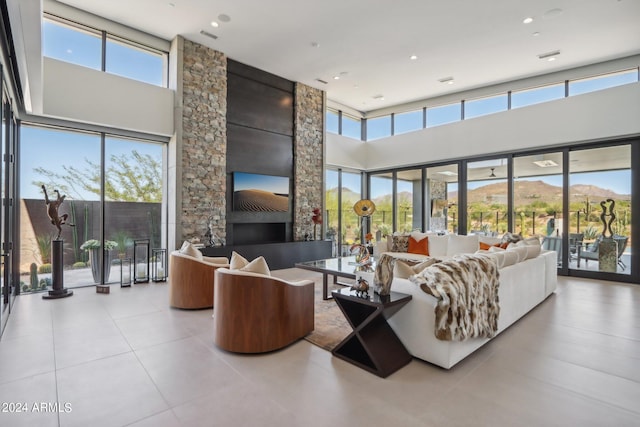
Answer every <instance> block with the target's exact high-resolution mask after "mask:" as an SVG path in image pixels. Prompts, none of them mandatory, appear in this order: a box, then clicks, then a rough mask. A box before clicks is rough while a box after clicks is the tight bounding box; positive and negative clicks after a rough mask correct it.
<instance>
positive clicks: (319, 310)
mask: <svg viewBox="0 0 640 427" xmlns="http://www.w3.org/2000/svg"><path fill="white" fill-rule="evenodd" d="M314 322H315V327H314V330H313V332H311V333H310V334H309V335H307V336H306V337H304V339H305V340H307V341H309V342H310V343H311V344H315V345H317V346H318V347H320V348H323V349H325V350H327V351H331V350H333V349H334V348H335V347H336V346H337V345H338V344H339V343H340V342H341V341H342V340H343V339H345V338H346V337H347V335H349V334H350V333H351V331H352V329H351V326H350V325H349V322H348V321H347V319H345V317H344V314H342V311H340V308H338V305H337V304H336V302H335V301H334V300H332V299H330V300H326V301H325V300H323V299H322V280H320V282H319V283H318V282H316V295H315V318H314Z"/></svg>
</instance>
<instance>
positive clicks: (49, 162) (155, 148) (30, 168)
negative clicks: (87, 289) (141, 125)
mask: <svg viewBox="0 0 640 427" xmlns="http://www.w3.org/2000/svg"><path fill="white" fill-rule="evenodd" d="M20 148H21V153H22V156H21V157H20V211H21V215H20V217H21V223H20V237H21V239H20V272H21V274H23V275H24V278H25V279H24V280H23V282H24V283H23V284H22V290H23V291H24V292H29V291H31V292H33V291H42V290H45V289H47V288H48V287H49V286H50V285H51V270H52V266H51V253H50V248H51V240H52V239H54V238H55V237H56V235H57V233H58V230H57V229H56V228H55V227H54V226H53V225H52V224H51V222H50V221H49V218H48V217H47V212H46V209H45V202H44V192H43V188H42V186H44V188H45V189H46V190H47V192H48V196H49V198H50V199H55V198H57V197H58V194H59V195H60V196H64V197H65V200H64V202H63V203H62V205H61V206H60V208H59V214H60V215H67V216H68V217H67V220H66V222H67V224H65V225H63V226H62V227H63V228H62V234H61V238H62V239H63V240H64V248H65V250H64V261H63V264H64V266H63V268H64V285H65V287H74V286H84V285H90V284H93V283H103V282H104V283H114V282H118V280H119V268H118V258H125V257H131V256H132V252H131V246H132V243H133V240H134V239H148V240H149V247H150V248H151V249H153V248H160V247H161V245H162V241H161V224H160V218H161V214H160V213H161V204H162V164H163V161H162V146H161V145H160V144H157V143H150V142H141V141H138V140H132V139H124V138H118V137H112V136H106V135H105V134H102V133H95V132H80V131H77V130H68V129H60V128H52V127H43V126H35V125H33V126H27V125H23V126H22V127H21V138H20ZM33 271H35V272H36V273H35V274H36V279H33V278H32V276H33Z"/></svg>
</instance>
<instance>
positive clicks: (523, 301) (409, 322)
mask: <svg viewBox="0 0 640 427" xmlns="http://www.w3.org/2000/svg"><path fill="white" fill-rule="evenodd" d="M438 237H439V238H440V240H439V244H440V243H443V242H445V241H446V242H447V247H449V246H450V245H452V247H455V248H464V247H466V248H467V253H469V252H470V250H471V249H472V245H471V242H472V241H473V240H474V239H475V240H476V242H477V243H476V246H475V247H473V248H476V249H477V248H479V239H478V238H477V236H476V237H475V238H474V237H471V236H456V235H450V236H444V237H441V236H438ZM436 240H437V238H436V239H434V242H435V241H436ZM521 246H522V245H521ZM517 248H518V246H515V245H513V244H512V245H511V246H510V247H509V248H508V249H507V250H506V251H505V253H506V252H512V253H511V254H509V256H508V257H509V258H510V261H507V262H506V263H505V262H504V260H505V257H507V255H504V254H503V255H501V256H499V257H500V259H499V260H497V262H498V267H499V270H498V271H499V274H500V279H499V283H500V285H499V289H498V296H499V305H500V315H499V317H498V330H497V332H496V335H497V334H499V333H500V332H502V331H503V330H505V329H506V328H507V327H509V326H510V325H511V324H513V323H514V322H515V321H516V320H518V319H520V318H521V317H522V316H524V315H525V314H527V313H528V312H529V311H530V310H531V309H533V308H534V307H536V306H537V305H538V304H540V303H541V302H542V301H544V300H545V299H546V298H547V297H548V296H549V295H551V294H552V293H553V292H554V291H555V289H556V285H557V266H556V260H557V257H556V253H555V252H553V251H540V250H539V248H533V249H534V250H533V251H532V252H529V255H530V257H527V256H525V255H523V254H524V253H526V252H527V249H526V248H522V249H517ZM438 250H439V251H440V253H442V250H443V248H442V247H441V248H439V249H438ZM387 253H389V254H391V255H393V256H394V257H397V258H404V259H411V258H413V259H418V260H420V259H424V258H425V256H424V255H418V256H414V255H412V254H407V253H390V252H387ZM447 254H448V255H439V256H438V257H441V258H445V257H451V256H452V255H453V253H451V252H447ZM378 255H380V254H378ZM430 255H431V251H430ZM514 256H518V258H517V260H516V262H515V263H513V264H511V262H512V261H513V258H514ZM496 257H498V256H496ZM428 268H431V267H428ZM360 274H361V276H362V277H363V278H365V279H366V280H367V281H369V283H373V278H374V273H360ZM391 291H392V292H393V291H395V292H402V293H406V294H410V295H412V296H413V299H412V300H411V301H410V302H409V303H408V304H407V305H406V306H405V307H403V308H402V309H401V310H400V311H398V313H396V314H395V315H394V316H393V317H391V318H390V319H389V320H388V322H389V324H390V325H391V327H392V328H393V330H394V331H395V333H396V334H397V335H398V337H399V338H400V340H401V341H402V343H403V344H404V345H405V347H406V348H407V350H408V351H409V353H410V354H411V355H413V356H414V357H417V358H419V359H422V360H425V361H427V362H430V363H433V364H435V365H438V366H441V367H443V368H446V369H450V368H451V367H453V366H454V365H455V364H456V363H458V362H459V361H461V360H462V359H464V358H465V357H467V356H468V355H469V354H471V353H473V352H474V351H475V350H477V349H478V348H480V347H481V346H482V345H484V344H485V343H487V342H488V341H489V339H488V338H471V339H468V340H465V341H442V340H439V339H437V338H436V337H435V333H434V328H435V307H436V303H437V300H436V298H435V297H433V296H431V295H429V294H427V293H425V292H424V291H422V290H421V289H420V287H419V286H418V285H416V284H414V283H413V282H411V281H410V280H409V279H403V278H398V277H394V279H393V282H392V287H391Z"/></svg>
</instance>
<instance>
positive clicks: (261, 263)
mask: <svg viewBox="0 0 640 427" xmlns="http://www.w3.org/2000/svg"><path fill="white" fill-rule="evenodd" d="M240 271H247V272H250V273H258V274H264V275H265V276H271V271H269V266H268V265H267V261H266V260H265V259H264V257H263V256H259V257H258V258H256V259H254V260H253V261H251V262H250V263H248V264H247V265H245V266H244V267H242V268H240Z"/></svg>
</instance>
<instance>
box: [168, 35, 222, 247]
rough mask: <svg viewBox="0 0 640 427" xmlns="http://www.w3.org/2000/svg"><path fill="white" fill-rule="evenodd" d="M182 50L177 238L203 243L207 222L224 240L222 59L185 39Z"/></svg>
mask: <svg viewBox="0 0 640 427" xmlns="http://www.w3.org/2000/svg"><path fill="white" fill-rule="evenodd" d="M183 52H184V53H183V69H182V76H183V80H182V98H183V108H182V141H181V153H182V162H181V165H182V174H181V177H180V178H181V180H182V182H181V185H182V208H181V212H180V219H179V222H180V224H181V228H182V238H183V239H184V240H187V239H192V238H197V239H199V240H200V241H203V235H204V233H205V232H206V230H207V222H208V221H209V219H208V218H210V222H211V224H212V226H213V231H214V233H215V234H217V236H218V237H220V238H225V236H226V211H227V206H226V191H227V181H226V156H227V58H226V56H225V55H224V54H223V53H221V52H218V51H215V50H213V49H210V48H208V47H206V46H202V45H200V44H198V43H194V42H192V41H189V40H186V39H185V40H184V51H183ZM178 185H180V182H178Z"/></svg>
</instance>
